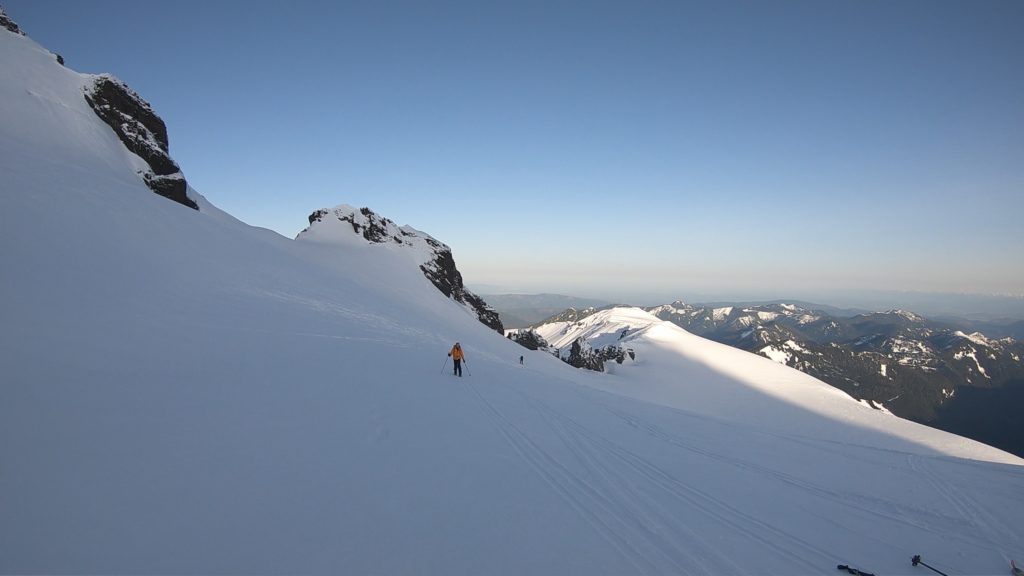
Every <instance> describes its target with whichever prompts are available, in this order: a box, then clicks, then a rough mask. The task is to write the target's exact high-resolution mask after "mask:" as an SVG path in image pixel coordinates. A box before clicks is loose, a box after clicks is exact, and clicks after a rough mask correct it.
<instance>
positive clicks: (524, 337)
mask: <svg viewBox="0 0 1024 576" xmlns="http://www.w3.org/2000/svg"><path fill="white" fill-rule="evenodd" d="M507 337H508V339H509V340H511V341H513V342H515V343H516V344H519V345H520V346H522V347H523V348H526V349H527V350H548V349H549V348H550V346H549V345H548V341H547V340H545V339H544V337H542V336H541V335H540V334H537V332H536V331H534V330H514V331H511V332H509V333H508V336H507Z"/></svg>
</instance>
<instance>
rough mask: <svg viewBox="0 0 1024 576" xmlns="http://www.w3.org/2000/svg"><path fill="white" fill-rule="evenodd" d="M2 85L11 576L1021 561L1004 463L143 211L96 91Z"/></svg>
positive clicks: (770, 368) (409, 262)
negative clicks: (588, 349)
mask: <svg viewBox="0 0 1024 576" xmlns="http://www.w3.org/2000/svg"><path fill="white" fill-rule="evenodd" d="M0 76H2V77H3V78H4V81H3V82H0V266H2V269H3V270H4V274H3V276H2V278H0V318H2V320H3V322H2V329H0V378H2V383H0V573H3V574H14V573H19V574H21V573H24V574H28V573H48V574H50V573H103V574H128V573H132V574H169V573H181V574H185V573H189V574H193V573H218V574H281V573H290V574H291V573H296V574H297V573H302V574H307V573H308V574H370V573H372V574H527V573H529V574H614V575H621V574H754V573H758V574H761V573H772V574H827V573H835V566H836V564H839V563H843V564H846V563H849V564H852V565H854V566H857V567H858V568H861V569H862V570H866V571H873V572H876V573H878V574H921V570H922V568H913V567H912V566H911V565H910V557H911V555H913V554H922V555H923V556H924V558H925V560H926V561H928V562H929V563H931V564H933V565H935V566H937V567H940V568H942V569H944V570H945V571H947V572H948V573H950V574H968V573H970V574H985V573H988V574H1003V573H1006V572H1007V560H1008V559H1009V558H1011V557H1016V558H1024V536H1022V534H1024V531H1022V530H1020V521H1021V518H1024V461H1021V459H1019V458H1016V457H1014V456H1011V455H1009V454H1006V453H1004V452H1001V451H998V450H996V449H993V448H990V447H987V446H984V445H982V444H979V443H977V442H973V441H970V440H967V439H963V438H959V437H956V436H952V435H950V434H947V433H944V432H939V431H936V430H932V429H929V428H925V427H922V426H919V425H916V424H913V423H910V422H906V421H903V420H899V419H897V418H894V417H892V416H890V415H886V414H883V413H880V412H878V411H876V410H872V409H870V408H867V407H864V406H861V405H859V404H858V403H856V402H854V401H852V400H851V399H849V398H848V397H846V396H845V395H844V394H842V393H841V392H839V391H837V390H835V389H833V388H830V387H828V386H827V385H825V384H822V383H821V382H819V381H817V380H814V379H812V378H810V377H808V376H805V375H803V374H801V373H799V372H797V371H794V370H791V369H788V368H786V367H784V366H780V365H778V364H776V363H774V362H771V361H770V360H767V359H763V358H759V357H757V356H754V355H751V354H746V353H743V352H741V351H738V350H734V349H731V348H728V347H725V346H721V345H718V344H715V343H713V342H710V341H707V340H704V339H701V338H698V337H696V336H693V335H691V334H689V333H686V332H685V331H682V330H681V329H678V328H676V327H674V326H672V325H671V324H668V323H665V322H659V321H657V320H656V319H653V317H651V316H649V315H647V314H645V313H643V312H641V311H639V310H631V309H618V310H614V311H610V312H608V313H606V314H605V317H604V318H603V321H604V323H603V324H602V325H600V326H599V325H597V324H595V325H594V326H593V329H594V330H595V331H602V330H608V332H607V336H606V337H607V338H614V339H617V338H618V334H614V335H612V331H617V332H618V333H621V329H622V328H627V327H628V328H629V329H630V333H629V334H628V335H627V336H626V338H628V339H630V341H629V345H630V346H631V347H633V348H634V349H635V351H636V354H637V359H636V362H630V361H628V360H627V361H626V363H624V364H623V365H617V364H612V365H611V373H606V374H597V373H589V372H584V371H578V370H575V369H573V368H571V367H569V366H567V365H565V364H564V363H562V362H560V361H558V360H557V359H555V358H553V357H551V356H549V355H546V354H543V353H529V352H527V351H525V349H523V348H520V347H518V346H516V345H515V344H513V343H512V342H510V341H508V340H506V339H504V338H502V337H501V336H500V335H498V334H495V333H494V332H493V331H491V330H489V329H488V328H487V327H485V326H483V325H482V324H480V323H479V322H477V321H476V320H475V318H473V317H472V316H471V314H470V313H469V312H468V311H467V310H466V309H465V308H463V307H462V306H460V305H458V304H456V303H454V302H452V301H450V300H447V299H445V298H444V297H443V295H441V294H440V293H439V292H438V291H437V290H436V289H435V288H434V287H433V286H432V285H431V284H430V282H429V281H427V280H426V279H425V278H424V277H423V275H422V274H421V273H420V271H419V270H418V269H417V267H416V266H415V265H414V262H413V260H414V258H412V257H410V256H409V255H408V254H406V253H403V252H402V251H401V250H393V249H390V248H386V247H382V246H379V245H370V244H368V243H365V242H363V241H361V240H359V239H357V238H355V236H354V235H353V236H352V237H351V238H347V237H342V238H318V239H317V241H311V240H290V239H286V238H283V237H281V236H279V235H277V234H275V233H273V232H270V231H267V230H262V229H258V228H252V227H250V226H247V225H245V224H243V223H241V222H239V221H237V220H235V219H234V218H232V217H231V216H230V215H227V214H225V213H223V212H221V211H219V210H217V209H216V208H215V207H213V206H211V205H210V204H209V203H208V202H206V201H205V200H204V199H203V198H202V197H201V196H199V195H198V194H196V193H195V191H190V194H191V195H192V196H193V197H194V198H196V199H197V201H199V203H200V207H201V211H200V212H195V211H193V210H189V209H187V208H185V207H183V206H181V205H178V204H175V203H172V202H170V201H167V200H165V199H163V198H160V197H158V196H156V195H155V194H153V193H151V192H150V191H149V190H148V189H147V188H146V187H145V186H144V185H143V184H142V182H141V180H140V178H139V177H138V176H137V175H136V173H135V170H136V169H137V168H138V159H137V158H135V157H134V156H133V155H132V154H130V153H128V152H127V151H126V150H125V149H124V148H123V147H122V146H121V145H120V143H119V142H118V140H117V139H116V137H115V136H114V134H113V132H112V131H111V130H110V129H109V128H108V127H107V126H106V125H104V124H103V123H102V122H101V121H100V120H99V119H98V118H96V116H95V115H94V114H93V113H92V111H91V109H89V108H88V106H87V104H86V103H85V101H84V98H83V97H82V94H81V89H82V86H84V85H85V84H86V83H87V82H88V80H89V77H87V76H85V75H81V74H77V73H75V72H73V71H70V70H68V69H66V68H63V67H61V66H59V65H58V64H57V63H56V62H55V61H54V60H53V57H52V55H50V54H49V53H48V52H46V51H45V50H43V49H42V48H40V47H39V46H38V45H36V44H35V43H34V42H32V41H31V40H29V39H27V38H21V37H17V36H15V35H13V34H9V33H7V32H6V31H3V30H0ZM158 112H159V111H158ZM170 131H171V140H172V146H173V132H174V131H173V126H172V127H170ZM172 153H173V148H172ZM182 168H183V170H184V172H185V174H186V176H187V174H188V167H187V166H183V167H182ZM339 200H341V199H339ZM315 208H316V207H311V209H315ZM442 240H443V239H442ZM457 257H458V253H457V249H456V258H457ZM596 320H597V319H595V322H596ZM611 327H614V328H615V330H612V329H611ZM572 330H573V329H570V330H569V332H571V331H572ZM567 333H568V332H567ZM456 340H458V341H460V342H462V344H463V346H464V347H465V349H466V353H467V361H468V362H467V368H468V371H467V376H465V377H463V378H455V377H453V376H451V375H450V374H449V371H450V368H451V365H450V363H449V362H448V361H447V357H446V355H445V354H446V352H447V350H448V349H449V348H450V346H451V344H452V343H453V342H455V341H456ZM520 355H525V356H526V361H525V365H519V363H518V359H519V356H520Z"/></svg>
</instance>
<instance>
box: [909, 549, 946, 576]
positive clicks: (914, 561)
mask: <svg viewBox="0 0 1024 576" xmlns="http://www.w3.org/2000/svg"><path fill="white" fill-rule="evenodd" d="M910 564H911V565H913V566H917V565H918V564H920V565H921V566H924V567H925V568H927V569H929V570H931V571H932V572H935V573H936V574H942V576H949V575H948V574H946V573H945V572H939V571H938V570H936V569H935V568H932V567H931V566H929V565H927V564H925V563H924V562H922V561H921V555H920V554H916V555H915V556H914V557H913V558H911V559H910Z"/></svg>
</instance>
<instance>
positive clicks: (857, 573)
mask: <svg viewBox="0 0 1024 576" xmlns="http://www.w3.org/2000/svg"><path fill="white" fill-rule="evenodd" d="M836 568H839V569H840V570H846V571H847V572H849V573H850V574H853V576H875V575H874V574H872V573H871V572H864V571H862V570H857V569H856V568H854V567H852V566H847V565H846V564H840V565H839V566H836Z"/></svg>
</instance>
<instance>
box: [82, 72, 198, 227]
mask: <svg viewBox="0 0 1024 576" xmlns="http://www.w3.org/2000/svg"><path fill="white" fill-rule="evenodd" d="M85 100H86V102H88V103H89V106H91V107H92V109H93V111H95V112H96V115H97V116H99V117H100V119H102V120H103V121H104V122H106V123H107V125H108V126H110V127H111V128H112V129H113V130H114V133H115V134H117V137H118V138H119V139H120V140H121V142H122V143H123V144H124V145H125V148H128V150H130V151H131V152H133V153H134V154H135V155H136V156H138V157H139V158H142V159H143V160H144V161H145V162H146V164H148V165H149V171H148V172H145V173H143V174H142V179H143V181H145V183H146V186H149V189H150V190H152V191H153V192H156V193H157V194H159V195H161V196H163V197H164V198H167V199H169V200H173V201H175V202H177V203H178V204H181V205H183V206H188V207H189V208H191V209H193V210H199V205H197V204H196V203H195V202H194V201H193V200H192V199H191V198H189V197H188V193H187V190H188V183H187V182H186V181H185V176H184V175H183V174H182V173H181V169H180V168H178V165H177V164H176V163H175V162H174V160H172V159H171V156H170V155H169V154H168V148H167V126H166V125H165V124H164V121H163V120H161V119H160V117H159V116H157V115H156V113H155V112H153V109H152V108H151V107H150V106H149V102H146V101H145V100H143V99H142V97H141V96H139V95H138V94H136V93H135V91H134V90H132V89H131V88H129V87H128V86H127V85H126V84H124V83H123V82H121V81H120V80H117V79H116V78H114V77H112V76H109V75H100V76H97V77H96V80H95V82H93V85H92V86H90V87H89V88H87V89H86V91H85Z"/></svg>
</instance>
